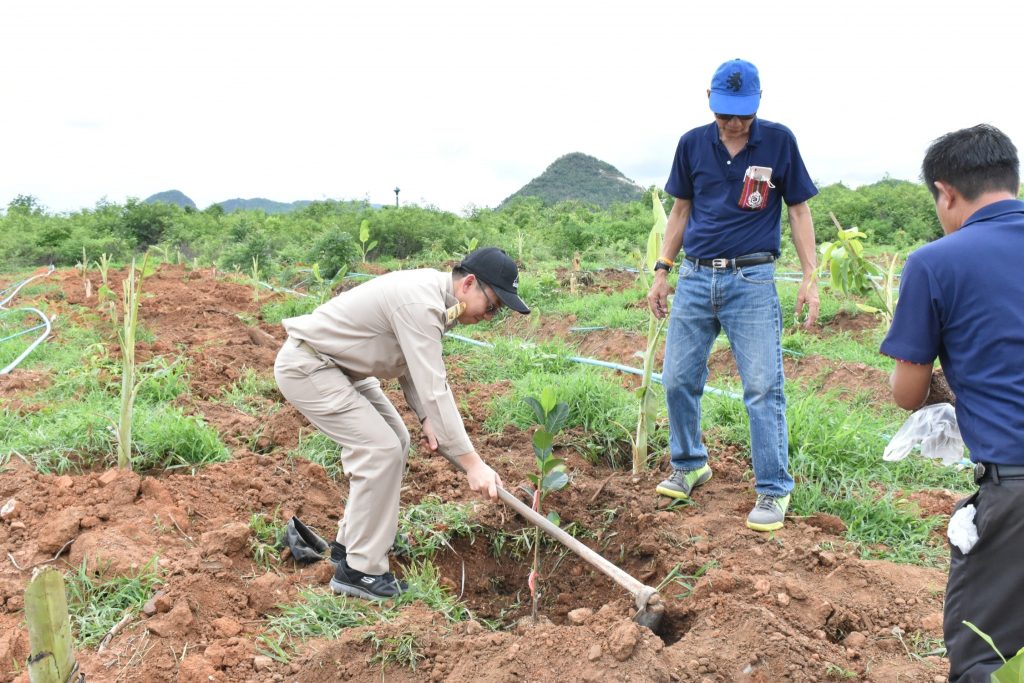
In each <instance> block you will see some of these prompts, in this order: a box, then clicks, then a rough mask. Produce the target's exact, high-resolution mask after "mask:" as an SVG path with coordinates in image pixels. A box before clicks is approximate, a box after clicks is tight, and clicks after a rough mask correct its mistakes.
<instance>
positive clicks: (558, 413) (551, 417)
mask: <svg viewBox="0 0 1024 683" xmlns="http://www.w3.org/2000/svg"><path fill="white" fill-rule="evenodd" d="M568 417H569V405H568V404H566V403H559V404H558V405H556V406H555V409H554V410H553V411H549V412H548V415H547V417H546V418H545V420H544V429H546V430H548V431H549V432H551V435H552V436H554V435H555V434H557V433H558V432H560V431H562V427H563V426H565V421H566V419H567V418H568Z"/></svg>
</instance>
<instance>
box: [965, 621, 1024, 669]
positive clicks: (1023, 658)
mask: <svg viewBox="0 0 1024 683" xmlns="http://www.w3.org/2000/svg"><path fill="white" fill-rule="evenodd" d="M963 623H964V626H966V627H967V628H969V629H971V630H972V631H974V632H975V633H976V634H977V635H978V637H979V638H981V639H982V640H984V641H985V642H986V643H988V646H989V647H990V648H992V649H993V650H995V653H996V654H997V655H999V659H1001V660H1003V665H1002V666H1001V667H999V668H998V669H996V670H995V671H993V672H992V682H993V683H1019V682H1020V681H1022V680H1024V647H1022V648H1021V649H1019V650H1017V654H1016V655H1014V656H1013V657H1011V658H1010V659H1007V658H1006V657H1004V656H1003V653H1002V652H1000V651H999V648H997V647H996V644H995V642H994V641H993V640H992V637H991V636H989V635H988V634H987V633H985V632H984V631H982V630H981V629H980V628H978V627H977V626H975V625H974V624H972V623H971V622H969V621H964V622H963Z"/></svg>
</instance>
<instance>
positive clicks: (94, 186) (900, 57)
mask: <svg viewBox="0 0 1024 683" xmlns="http://www.w3.org/2000/svg"><path fill="white" fill-rule="evenodd" d="M1022 19H1024V2H1022V1H1021V0H975V1H974V2H963V0H960V1H959V2H953V1H948V0H934V1H930V2H910V1H904V2H900V1H898V0H888V1H885V2H881V1H879V0H867V1H866V2H865V1H861V0H857V1H853V2H829V1H828V0H813V1H810V0H799V1H796V2H788V1H784V2H757V1H754V0H747V1H746V2H701V3H698V2H685V1H683V0H674V1H671V2H656V1H651V0H619V1H617V2H608V1H604V0H578V1H577V0H571V1H563V0H514V1H509V0H466V1H461V0H460V1H446V0H433V1H427V0H391V1H389V0H372V1H362V0H292V1H290V2H285V1H278V2H266V1H264V0H244V1H235V0H230V1H225V0H200V1H195V0H173V1H167V0H124V1H122V0H0V136H2V140H3V145H2V151H0V207H2V206H6V205H7V203H8V202H9V201H10V200H11V199H13V198H14V197H15V196H16V195H18V194H27V195H34V196H36V197H37V198H38V200H39V201H40V203H42V204H43V205H44V206H46V207H47V208H48V209H49V210H50V211H54V212H64V211H74V210H78V209H80V208H85V207H93V206H94V205H95V204H96V202H97V201H98V200H100V199H102V198H104V197H105V198H106V199H108V200H109V201H113V202H119V203H120V202H124V201H125V199H126V198H127V197H138V198H145V197H147V196H149V195H151V194H154V193H156V192H160V191H164V190H170V189H178V190H181V191H182V192H184V193H185V194H187V195H188V196H189V197H191V198H192V199H193V200H194V201H195V202H196V204H198V205H199V206H200V208H205V207H206V206H208V205H210V204H212V203H214V202H217V201H223V200H226V199H231V198H236V197H242V198H251V197H265V198H268V199H273V200H277V201H293V200H297V199H325V198H330V199H343V200H344V199H369V200H370V201H371V202H375V203H392V202H394V199H395V196H394V188H395V187H396V186H397V187H400V188H401V194H400V199H401V201H402V202H403V203H405V202H415V203H417V204H420V205H433V206H437V207H440V208H442V209H447V210H450V211H455V212H457V213H462V212H463V211H465V210H466V209H467V207H470V206H474V205H475V206H492V207H493V206H495V205H497V204H498V203H499V202H501V200H503V199H504V198H505V197H507V196H508V195H510V194H512V193H513V192H515V191H516V190H518V189H519V188H520V187H522V185H524V184H525V183H527V182H528V181H529V180H531V179H532V178H534V177H536V176H537V175H539V174H540V173H542V172H543V171H544V169H545V168H546V167H547V166H548V165H549V164H550V163H551V162H553V161H554V160H555V159H556V158H558V157H559V156H561V155H563V154H567V153H569V152H583V153H585V154H589V155H592V156H595V157H597V158H599V159H601V160H603V161H606V162H608V163H610V164H612V165H613V166H615V167H617V168H618V169H619V170H620V171H622V173H624V174H625V175H626V176H627V177H629V178H632V179H633V180H635V181H636V182H638V183H640V184H641V185H645V186H646V185H651V184H656V185H658V186H659V187H660V186H663V185H664V182H665V179H666V177H667V174H668V169H669V164H670V162H671V158H672V154H673V151H674V149H675V145H676V142H677V141H678V139H679V136H680V135H681V134H682V133H683V132H685V131H686V130H688V129H690V128H693V127H695V126H698V125H702V124H705V123H708V122H710V120H711V114H710V110H709V109H708V106H707V99H706V95H705V90H706V89H707V87H708V85H709V83H710V79H711V74H712V73H713V72H714V70H715V68H716V67H717V66H718V64H720V63H721V62H723V61H725V60H727V59H731V58H734V57H742V58H744V59H748V60H750V61H753V62H754V63H755V64H757V65H758V67H759V68H760V70H761V83H762V88H763V89H764V96H763V99H762V102H761V109H760V112H759V115H760V116H761V117H763V118H765V119H769V120H773V121H779V122H781V123H784V124H786V125H787V126H789V127H790V128H791V129H792V130H793V132H794V133H795V134H796V136H797V140H798V141H799V143H800V147H801V150H802V152H803V155H804V158H805V160H806V163H807V166H808V169H809V170H810V172H811V176H812V177H813V178H814V179H815V180H816V181H818V182H819V183H823V184H827V183H832V182H836V181H843V182H845V183H847V184H848V185H858V184H862V183H867V182H873V181H875V180H878V179H879V178H881V177H883V176H884V175H885V174H889V175H890V176H892V177H894V178H903V179H908V180H917V177H918V172H919V166H920V161H921V156H922V154H923V152H924V150H925V148H926V147H927V146H928V143H929V142H930V141H931V140H932V139H934V138H935V137H937V136H939V135H941V134H943V133H946V132H948V131H950V130H955V129H957V128H963V127H966V126H970V125H974V124H976V123H980V122H988V123H991V124H993V125H996V126H998V127H999V128H1001V129H1003V130H1004V131H1005V132H1006V133H1007V134H1009V135H1010V137H1011V138H1012V139H1013V140H1014V141H1015V143H1016V144H1017V145H1018V147H1021V148H1022V149H1024V95H1022V93H1021V82H1022V76H1021V74H1022V63H1024V57H1022V54H1024V53H1022V48H1021V45H1022V39H1021V26H1022Z"/></svg>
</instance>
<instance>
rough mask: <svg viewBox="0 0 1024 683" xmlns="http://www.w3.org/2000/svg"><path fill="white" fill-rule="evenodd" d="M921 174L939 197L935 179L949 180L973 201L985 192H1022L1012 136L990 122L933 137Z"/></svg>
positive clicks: (926, 183) (930, 188)
mask: <svg viewBox="0 0 1024 683" xmlns="http://www.w3.org/2000/svg"><path fill="white" fill-rule="evenodd" d="M921 177H922V178H923V179H924V183H925V185H926V186H927V187H928V190H929V191H930V192H931V193H932V197H933V198H935V199H938V196H939V191H938V188H936V187H935V181H936V180H941V181H942V182H945V183H949V184H950V185H952V186H953V187H954V188H956V190H957V191H958V192H959V193H960V194H962V195H963V196H964V199H966V200H967V201H973V200H975V199H977V198H978V197H980V196H981V195H982V194H984V193H985V192H998V191H1002V190H1005V191H1008V192H1012V193H1013V195H1014V196H1015V197H1016V196H1017V194H1018V193H1019V192H1020V162H1019V161H1018V159H1017V148H1016V147H1014V146H1013V143H1012V142H1011V141H1010V138H1008V137H1007V136H1006V134H1005V133H1003V132H1002V131H1001V130H999V129H998V128H996V127H995V126H990V125H988V124H986V123H982V124H979V125H977V126H974V127H973V128H964V129H962V130H957V131H953V132H952V133H946V134H945V135H943V136H942V137H940V138H938V139H937V140H935V141H933V142H932V144H931V146H930V147H928V151H927V152H926V153H925V155H924V162H923V163H922V164H921Z"/></svg>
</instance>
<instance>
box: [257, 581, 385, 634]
mask: <svg viewBox="0 0 1024 683" xmlns="http://www.w3.org/2000/svg"><path fill="white" fill-rule="evenodd" d="M279 607H280V610H281V612H280V614H278V615H276V616H272V617H270V618H269V619H268V624H267V632H268V634H270V635H273V636H277V642H278V644H279V645H282V646H284V645H285V644H288V645H290V644H291V643H292V640H293V639H300V640H306V639H308V638H327V639H330V640H333V639H335V638H337V637H338V636H340V635H341V632H342V631H344V630H345V629H347V628H353V627H356V626H371V625H373V624H375V623H377V622H378V621H380V620H382V619H384V620H390V619H391V618H392V617H393V613H394V607H393V606H392V604H391V603H377V602H372V601H370V600H362V599H359V598H350V597H348V596H344V595H340V596H336V595H334V594H333V593H331V592H330V591H327V592H324V591H322V590H314V589H306V590H302V591H299V601H298V602H294V603H288V604H284V605H279Z"/></svg>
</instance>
